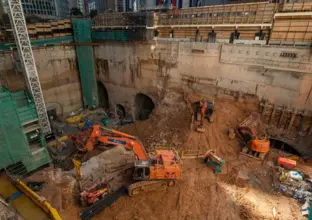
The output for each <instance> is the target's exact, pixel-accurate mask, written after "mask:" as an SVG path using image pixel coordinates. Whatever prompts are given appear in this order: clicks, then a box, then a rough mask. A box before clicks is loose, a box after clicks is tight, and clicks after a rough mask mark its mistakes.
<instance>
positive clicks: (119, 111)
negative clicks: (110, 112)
mask: <svg viewBox="0 0 312 220" xmlns="http://www.w3.org/2000/svg"><path fill="white" fill-rule="evenodd" d="M116 113H117V115H118V117H119V118H120V119H124V118H125V117H126V109H125V107H123V106H122V105H120V104H117V105H116Z"/></svg>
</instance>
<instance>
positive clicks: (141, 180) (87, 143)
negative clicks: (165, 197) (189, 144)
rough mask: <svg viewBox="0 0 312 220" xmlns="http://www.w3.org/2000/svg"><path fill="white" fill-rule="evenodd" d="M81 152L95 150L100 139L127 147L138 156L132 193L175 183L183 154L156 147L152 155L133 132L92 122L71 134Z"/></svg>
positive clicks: (130, 191) (129, 189) (130, 193)
mask: <svg viewBox="0 0 312 220" xmlns="http://www.w3.org/2000/svg"><path fill="white" fill-rule="evenodd" d="M71 139H72V140H73V142H74V144H75V145H76V146H77V148H78V149H79V150H80V151H84V152H86V151H92V150H93V149H94V147H95V146H96V145H97V144H98V143H99V142H100V143H103V144H105V145H115V146H121V145H122V146H124V147H125V148H126V149H128V150H132V151H133V152H134V154H135V156H136V162H135V163H134V169H133V170H134V171H133V179H134V180H135V181H138V182H136V183H133V184H131V185H130V186H129V187H128V192H129V195H130V196H132V195H135V194H138V193H140V191H150V190H152V189H154V188H155V187H157V186H159V187H164V186H173V185H174V184H175V180H177V179H179V178H180V172H181V171H180V157H179V156H178V154H177V153H176V152H175V151H173V150H167V149H166V150H155V152H152V153H151V156H149V155H148V154H147V152H146V150H145V148H144V146H143V144H142V142H141V141H140V140H139V139H138V138H136V137H134V136H131V135H128V134H125V133H122V132H119V131H116V130H111V129H107V128H104V127H101V126H99V125H93V127H91V128H90V129H89V130H88V131H86V132H80V133H78V134H77V135H72V136H71Z"/></svg>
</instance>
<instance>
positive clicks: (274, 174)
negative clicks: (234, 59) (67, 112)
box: [23, 87, 312, 220]
mask: <svg viewBox="0 0 312 220" xmlns="http://www.w3.org/2000/svg"><path fill="white" fill-rule="evenodd" d="M101 91H102V92H103V91H104V94H105V87H101ZM189 97H192V98H190V99H188V98H189ZM196 97H201V96H200V95H199V94H195V95H194V94H193V96H186V95H185V94H184V95H183V94H181V93H178V92H175V91H167V92H166V94H165V95H164V97H163V99H162V100H160V101H158V102H157V105H156V103H154V101H153V100H152V99H151V98H150V97H149V96H147V95H145V94H142V93H139V94H137V96H136V97H135V110H134V119H132V121H131V120H130V122H129V123H124V124H122V123H121V121H122V120H124V119H125V118H127V117H128V115H127V114H128V112H126V110H125V108H124V106H122V105H121V104H118V105H116V106H114V108H112V106H111V104H110V105H109V101H108V98H107V96H105V95H104V96H103V97H102V98H101V103H102V106H103V108H99V109H95V110H92V111H88V110H81V111H80V112H75V115H76V116H78V115H80V116H81V115H84V116H83V120H79V123H77V122H72V123H68V120H67V121H66V120H65V121H63V122H58V123H56V124H54V126H52V127H53V128H54V132H55V134H59V135H57V138H61V137H63V136H66V135H69V134H75V133H77V132H79V131H80V130H81V127H79V126H80V125H79V124H81V122H82V121H83V122H85V121H90V122H92V124H101V123H103V116H107V121H109V123H108V124H106V126H107V127H108V128H114V129H117V130H118V131H121V132H124V133H126V134H129V135H132V136H135V137H137V138H139V139H140V140H141V141H142V143H143V145H144V147H145V149H146V151H147V152H153V151H154V150H155V149H159V148H162V149H174V150H175V151H176V152H178V153H179V155H181V154H182V152H183V154H184V155H186V156H185V157H184V158H182V165H181V167H182V171H181V172H182V173H181V178H180V179H179V180H177V181H176V184H175V186H173V187H168V188H165V189H161V190H156V191H151V192H147V193H142V194H140V195H137V196H132V197H130V196H128V194H126V193H125V194H124V195H122V196H120V197H118V199H117V200H116V201H114V202H113V203H112V204H111V205H107V206H106V208H103V209H102V210H100V211H99V213H98V214H97V215H95V216H94V217H93V218H92V219H115V220H117V219H120V220H121V219H122V220H124V219H125V220H127V219H129V220H130V219H142V220H143V219H151V220H153V219H155V220H156V219H220V220H221V219H222V220H223V219H280V220H282V219H285V220H286V219H287V220H288V219H305V217H303V215H302V213H301V208H302V207H301V206H302V205H304V204H305V203H306V201H307V200H308V199H309V198H310V196H311V192H310V191H311V187H312V185H311V184H309V176H310V175H312V169H311V167H310V164H309V162H307V161H306V162H305V161H303V160H301V159H300V154H299V153H298V152H296V151H295V150H294V149H292V148H289V149H288V150H287V149H286V147H284V148H281V147H279V146H280V144H281V143H277V141H275V144H274V146H273V147H272V148H271V149H270V151H269V153H268V154H267V155H266V157H265V159H264V160H256V159H254V158H251V157H248V156H244V155H242V154H240V151H241V149H242V145H241V142H240V140H239V139H238V138H237V137H235V136H234V137H230V136H229V131H230V130H234V129H235V128H236V127H237V126H239V124H240V123H242V122H243V121H244V120H245V119H246V118H248V117H249V116H250V115H252V114H253V115H260V112H259V104H258V102H256V101H250V100H244V99H243V100H237V99H236V98H233V97H230V96H224V97H218V98H214V105H215V111H214V115H213V122H212V123H210V122H208V120H204V128H205V131H204V132H197V131H196V127H197V126H198V121H197V120H196V117H195V116H194V109H193V108H192V104H193V103H196V102H198V100H196V99H197V98H196ZM108 106H110V107H111V108H107V107H108ZM71 117H73V116H69V117H68V118H71ZM256 118H257V117H256ZM258 118H260V116H259V117H258ZM257 120H258V121H257V123H258V125H257V127H258V128H261V129H262V131H263V127H265V126H266V125H262V122H261V120H260V119H257ZM101 126H104V125H103V124H101ZM267 135H269V134H267ZM271 141H272V143H273V142H274V141H273V140H271ZM56 146H57V147H58V149H62V150H59V151H56V150H55V149H54V151H53V152H54V153H51V152H50V153H51V154H53V155H52V160H53V163H51V165H50V167H47V168H44V169H43V170H40V171H38V172H35V173H33V174H31V175H30V176H28V177H25V178H24V179H23V181H24V182H29V181H33V182H34V181H39V182H40V181H44V182H45V184H44V186H43V188H42V189H40V190H39V191H38V194H39V195H41V196H43V197H44V198H46V199H47V200H48V201H49V202H50V203H51V205H52V206H53V207H55V208H56V209H57V210H58V212H59V213H60V215H61V217H62V219H81V216H79V213H82V212H83V211H84V210H86V209H87V207H82V206H81V204H80V192H81V191H82V190H83V189H86V188H90V187H92V184H95V183H97V182H100V181H103V180H107V183H109V185H110V188H111V190H112V191H117V190H118V189H119V188H120V187H122V186H127V185H128V184H129V178H126V177H125V176H123V174H122V170H123V167H124V166H125V165H127V164H131V163H134V162H135V155H134V153H133V152H132V151H129V150H126V149H125V148H124V147H123V146H122V145H121V146H117V147H112V146H101V145H99V148H97V147H96V148H95V149H94V151H92V152H89V155H88V157H87V159H86V160H85V161H83V163H82V164H81V167H80V171H81V175H82V176H81V179H79V181H78V178H77V176H76V170H75V168H74V164H73V163H72V159H77V158H81V157H79V155H80V154H81V153H79V152H78V151H77V149H76V148H75V146H73V145H72V144H71V143H70V140H69V139H66V138H65V139H64V140H62V141H61V142H60V143H56V142H54V143H49V148H55V147H56ZM283 146H286V145H285V144H283ZM287 146H288V145H287ZM208 150H213V151H214V152H215V154H216V155H217V156H218V157H220V158H222V159H223V160H224V161H225V163H224V165H223V166H222V171H221V173H219V174H215V173H214V172H213V169H211V167H208V166H207V164H205V163H204V160H203V158H202V157H200V155H202V154H204V153H205V152H206V151H208ZM284 150H286V151H284ZM66 151H68V152H69V153H68V154H66V153H64V152H66ZM188 152H193V154H194V155H198V156H199V157H198V158H196V156H195V157H190V158H188V157H187V155H188ZM194 152H197V153H194ZM58 153H60V155H58ZM80 156H81V155H80ZM291 156H296V157H297V158H296V166H295V167H294V168H292V169H290V170H292V171H297V172H299V173H300V174H301V175H302V177H303V179H302V180H301V181H294V180H292V179H290V178H289V177H288V174H287V173H288V172H289V169H286V168H282V167H280V166H278V165H277V158H278V157H289V158H290V157H291ZM292 158H294V157H292ZM61 159H63V161H61ZM66 160H67V163H69V164H70V165H69V166H68V165H67V164H66ZM130 179H131V178H130ZM78 182H79V184H78ZM285 187H286V188H287V190H285ZM288 189H289V190H288ZM290 189H291V190H290ZM289 191H291V192H292V193H289ZM300 193H301V194H300ZM299 194H300V195H302V197H300V198H299V197H298V196H297V197H296V196H295V195H299ZM82 219H83V218H82Z"/></svg>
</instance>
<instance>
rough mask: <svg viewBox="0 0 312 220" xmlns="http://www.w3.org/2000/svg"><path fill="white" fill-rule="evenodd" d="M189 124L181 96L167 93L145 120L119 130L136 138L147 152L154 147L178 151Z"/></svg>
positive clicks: (185, 106)
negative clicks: (158, 146) (171, 148)
mask: <svg viewBox="0 0 312 220" xmlns="http://www.w3.org/2000/svg"><path fill="white" fill-rule="evenodd" d="M190 122H191V115H190V113H189V111H188V109H187V105H186V103H185V102H184V99H183V95H181V94H179V93H175V92H167V93H166V95H165V97H164V99H163V100H162V101H161V102H160V103H159V105H158V106H157V107H156V108H155V109H154V111H153V112H152V113H151V114H150V116H149V118H148V119H147V120H145V121H136V122H134V123H133V124H130V125H128V126H124V127H122V128H121V129H120V130H121V131H122V132H125V133H127V134H131V135H134V136H136V137H138V138H139V139H140V140H141V141H142V142H143V144H144V146H145V148H146V149H147V150H150V149H151V147H152V146H155V145H162V146H163V147H174V148H175V149H180V148H182V147H183V146H184V144H185V142H186V140H187V138H188V135H189V127H190Z"/></svg>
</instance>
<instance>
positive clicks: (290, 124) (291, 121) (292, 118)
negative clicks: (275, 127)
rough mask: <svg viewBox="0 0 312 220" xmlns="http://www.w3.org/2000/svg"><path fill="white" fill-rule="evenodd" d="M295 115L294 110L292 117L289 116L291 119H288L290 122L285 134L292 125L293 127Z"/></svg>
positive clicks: (295, 111)
mask: <svg viewBox="0 0 312 220" xmlns="http://www.w3.org/2000/svg"><path fill="white" fill-rule="evenodd" d="M296 115H297V110H294V112H293V113H292V115H291V119H290V122H289V125H288V129H287V132H290V130H291V127H292V125H293V123H294V120H295V118H296Z"/></svg>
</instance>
